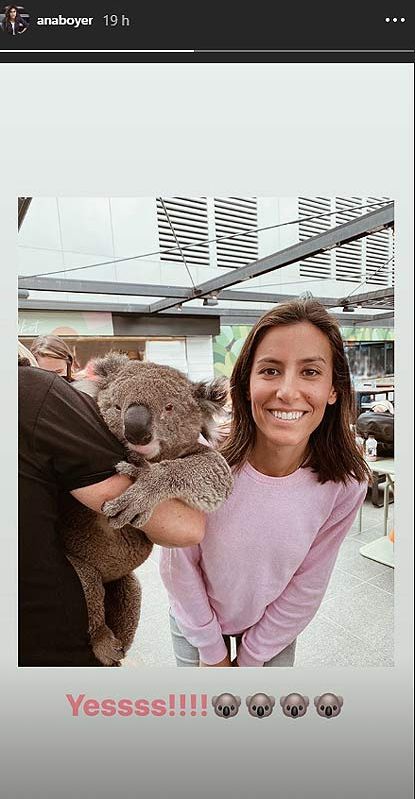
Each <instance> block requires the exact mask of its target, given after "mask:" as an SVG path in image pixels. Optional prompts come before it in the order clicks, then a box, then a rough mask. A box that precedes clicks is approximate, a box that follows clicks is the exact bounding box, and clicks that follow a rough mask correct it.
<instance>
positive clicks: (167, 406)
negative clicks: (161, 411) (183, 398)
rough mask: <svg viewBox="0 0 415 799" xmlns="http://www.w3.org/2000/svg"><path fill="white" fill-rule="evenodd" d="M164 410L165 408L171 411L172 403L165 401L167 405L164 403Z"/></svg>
mask: <svg viewBox="0 0 415 799" xmlns="http://www.w3.org/2000/svg"><path fill="white" fill-rule="evenodd" d="M165 410H166V411H172V410H173V405H172V404H171V402H168V403H167V405H166V407H165Z"/></svg>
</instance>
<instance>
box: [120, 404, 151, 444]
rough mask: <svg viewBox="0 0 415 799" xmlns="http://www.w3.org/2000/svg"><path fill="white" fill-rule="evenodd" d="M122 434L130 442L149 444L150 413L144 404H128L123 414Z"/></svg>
mask: <svg viewBox="0 0 415 799" xmlns="http://www.w3.org/2000/svg"><path fill="white" fill-rule="evenodd" d="M124 434H125V437H126V439H127V441H129V442H130V444H149V443H150V441H151V439H152V432H151V413H150V411H149V409H148V408H147V407H146V406H145V405H130V407H129V408H127V410H126V413H125V416H124Z"/></svg>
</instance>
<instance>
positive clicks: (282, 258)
mask: <svg viewBox="0 0 415 799" xmlns="http://www.w3.org/2000/svg"><path fill="white" fill-rule="evenodd" d="M393 222H394V204H393V203H388V205H385V206H383V207H382V208H379V209H377V210H376V211H371V212H370V213H369V214H364V215H363V216H358V217H355V218H354V219H352V220H350V221H349V222H345V223H344V224H343V225H338V226H337V227H334V228H330V229H329V230H326V231H324V233H318V234H317V236H312V237H311V238H309V239H306V240H305V241H301V242H299V243H298V244H293V245H292V246H291V247H286V248H285V249H284V250H280V251H279V252H277V253H273V254H272V255H267V256H266V257H265V258H260V259H259V260H258V261H254V262H253V263H251V264H247V265H246V266H242V267H240V268H239V269H236V270H232V271H231V272H225V274H224V275H220V277H216V278H213V279H212V280H207V281H206V282H205V283H201V284H200V285H199V286H196V287H195V288H194V289H189V295H188V300H192V299H195V298H198V297H204V296H206V295H208V294H212V293H213V294H215V293H217V292H220V291H222V289H225V288H227V287H228V286H233V285H235V284H236V283H242V282H243V281H245V280H251V279H252V278H254V277H259V276H260V275H265V274H266V273H267V272H271V271H273V270H275V269H281V268H282V267H284V266H288V265H289V264H293V263H297V262H298V261H305V260H306V259H307V258H311V257H313V256H314V255H318V254H319V253H322V252H326V251H327V250H331V249H333V248H334V247H340V246H341V245H342V244H348V243H349V242H351V241H356V240H357V239H361V238H364V237H365V236H369V235H370V234H371V233H376V232H377V231H378V230H383V229H384V228H388V227H391V226H392V225H393ZM177 304H178V303H177V302H174V301H172V300H171V299H165V300H160V301H159V302H155V303H153V304H152V305H151V306H150V311H151V313H157V312H158V311H163V310H166V309H167V308H172V307H174V306H175V305H177Z"/></svg>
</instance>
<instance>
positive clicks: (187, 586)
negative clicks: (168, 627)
mask: <svg viewBox="0 0 415 799" xmlns="http://www.w3.org/2000/svg"><path fill="white" fill-rule="evenodd" d="M160 574H161V578H162V580H163V583H164V585H165V587H166V589H167V593H168V595H169V600H170V606H171V610H172V613H173V616H174V618H175V619H176V622H177V624H178V625H179V627H180V630H181V631H182V633H183V635H184V636H185V638H187V640H188V641H189V643H191V644H192V646H195V647H196V648H197V649H198V650H199V655H200V659H201V660H202V661H203V663H206V664H207V665H209V666H212V665H214V664H215V663H219V662H220V661H221V660H223V658H224V657H226V655H227V649H226V645H225V642H224V640H223V635H222V630H221V627H220V625H219V622H218V619H217V616H216V614H215V612H214V611H213V610H212V608H211V606H210V603H209V597H208V595H207V592H206V587H205V583H204V580H203V575H202V571H201V568H200V547H199V546H193V547H183V548H180V549H165V550H163V552H162V555H161V560H160Z"/></svg>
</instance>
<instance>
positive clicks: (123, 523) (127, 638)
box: [60, 353, 232, 666]
mask: <svg viewBox="0 0 415 799" xmlns="http://www.w3.org/2000/svg"><path fill="white" fill-rule="evenodd" d="M85 382H86V385H85ZM82 383H83V384H84V385H82ZM73 385H74V386H75V387H78V389H79V390H81V391H84V392H85V393H88V394H89V395H90V396H93V397H94V398H95V400H96V402H97V404H98V408H99V411H100V413H101V416H102V417H103V419H104V422H106V424H107V425H108V427H109V429H110V430H111V432H112V433H113V434H114V435H115V436H116V437H117V438H118V439H119V441H120V442H121V443H122V444H123V446H124V451H125V461H122V462H121V463H119V464H118V465H117V466H116V469H117V471H118V472H120V473H121V474H127V475H129V476H130V477H131V478H132V479H133V480H134V483H133V485H131V486H130V488H129V489H127V491H125V492H124V493H123V494H122V495H121V496H119V497H117V498H116V499H113V500H111V501H110V502H106V503H105V504H104V507H103V514H105V515H103V514H98V513H95V512H94V511H92V510H90V509H89V508H86V507H85V506H83V505H80V504H79V503H78V502H76V500H74V499H73V497H71V496H70V495H69V494H68V496H67V497H65V500H64V503H65V504H64V506H63V508H62V510H61V515H60V518H61V520H62V521H61V532H62V536H63V542H64V548H65V554H66V557H67V558H68V560H69V561H70V563H71V564H72V566H73V567H74V569H75V571H76V572H77V574H78V577H79V579H80V582H81V585H82V588H83V590H84V594H85V599H86V604H87V610H88V621H89V636H90V642H91V646H92V649H93V652H94V654H95V656H96V657H97V659H98V660H100V661H101V663H103V664H104V665H105V666H119V665H120V660H121V659H122V658H123V657H124V655H125V652H126V651H127V650H128V649H129V647H130V646H131V644H132V642H133V639H134V635H135V632H136V629H137V625H138V621H139V616H140V604H141V589H140V585H139V582H138V580H137V578H136V576H135V575H134V573H133V572H134V570H135V569H136V568H137V567H138V566H140V565H141V564H142V563H143V562H144V561H145V560H146V559H147V558H148V556H149V554H150V552H151V549H152V543H151V542H150V541H149V540H148V538H147V537H146V536H145V534H144V533H143V532H142V531H140V529H139V528H140V527H141V526H142V525H143V524H145V522H146V521H147V520H148V519H149V518H150V516H151V514H152V512H153V510H154V508H155V507H156V505H158V504H159V503H160V502H163V501H164V500H167V499H173V498H175V499H181V500H183V501H184V502H185V503H187V504H188V505H190V506H192V507H194V508H198V509H200V510H203V511H207V512H209V511H213V510H216V508H218V507H219V506H220V505H221V504H222V502H223V501H224V500H225V499H226V498H227V496H228V495H229V494H230V491H231V488H232V477H231V472H230V469H229V467H228V464H227V463H226V461H225V459H224V458H223V457H222V455H220V454H219V453H218V452H216V451H215V449H213V448H211V447H206V446H203V445H202V444H200V443H199V436H200V434H202V435H203V436H204V437H205V438H206V439H207V440H208V441H212V439H213V435H214V428H215V424H216V422H215V419H216V418H217V415H218V414H219V413H220V412H221V409H222V407H223V406H224V405H225V404H226V402H227V389H226V381H223V380H222V379H219V380H214V381H212V382H211V383H206V382H198V383H193V382H191V381H190V380H188V379H187V377H185V375H184V374H182V373H181V372H179V371H178V370H177V369H173V368H171V367H169V366H163V365H159V364H155V363H147V362H140V361H130V360H129V358H128V357H127V356H126V355H120V354H117V353H109V354H108V355H106V356H104V357H103V358H98V359H96V360H95V361H93V362H92V364H90V367H89V379H88V380H86V381H85V380H82V381H79V385H78V386H77V383H76V381H75V383H74V384H73ZM137 528H138V529H137Z"/></svg>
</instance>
